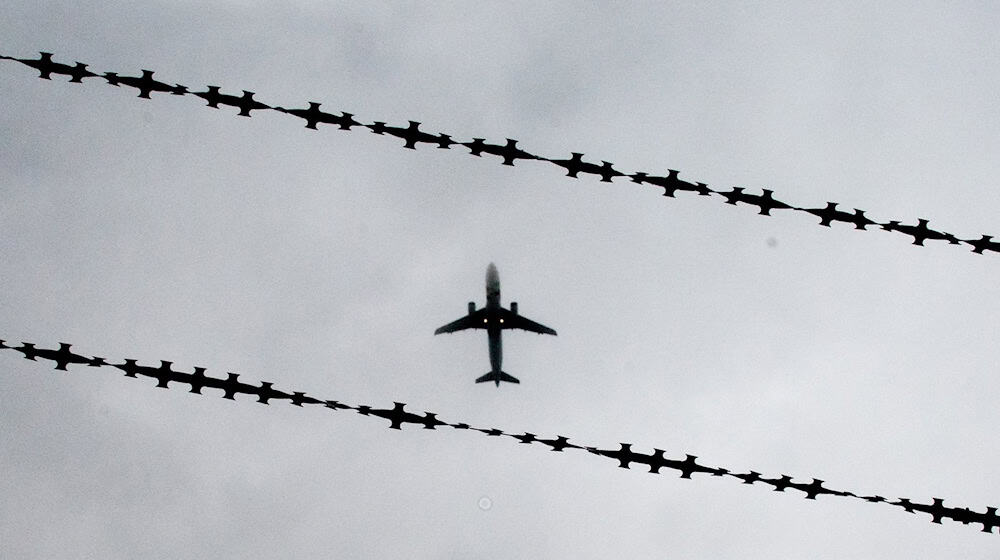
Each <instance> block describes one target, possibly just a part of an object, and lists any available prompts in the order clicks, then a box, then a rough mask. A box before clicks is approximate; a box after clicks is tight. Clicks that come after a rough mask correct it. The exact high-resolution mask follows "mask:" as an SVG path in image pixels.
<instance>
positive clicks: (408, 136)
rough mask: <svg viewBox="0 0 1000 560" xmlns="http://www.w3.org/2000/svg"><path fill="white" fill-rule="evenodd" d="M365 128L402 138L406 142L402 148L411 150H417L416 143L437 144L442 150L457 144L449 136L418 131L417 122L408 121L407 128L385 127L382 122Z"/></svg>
mask: <svg viewBox="0 0 1000 560" xmlns="http://www.w3.org/2000/svg"><path fill="white" fill-rule="evenodd" d="M365 126H367V127H368V128H370V129H371V131H372V132H373V133H375V134H388V135H390V136H395V137H396V138H402V139H403V140H405V141H406V144H404V145H403V147H404V148H409V149H411V150H416V149H417V148H416V145H417V142H425V143H427V144H437V147H438V148H439V149H442V150H447V149H448V148H449V147H450V146H451V145H452V144H457V143H458V142H455V141H454V140H452V139H451V136H448V135H447V134H438V135H434V134H431V133H429V132H424V131H422V130H420V123H419V122H417V121H410V126H409V127H407V128H402V127H399V126H386V124H385V123H384V122H375V123H374V124H366V125H365Z"/></svg>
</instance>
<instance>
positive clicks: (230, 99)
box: [0, 52, 1000, 254]
mask: <svg viewBox="0 0 1000 560" xmlns="http://www.w3.org/2000/svg"><path fill="white" fill-rule="evenodd" d="M39 54H40V56H39V58H38V59H28V58H15V57H13V56H6V55H0V60H13V61H16V62H20V63H21V64H24V65H26V66H29V67H31V68H34V69H36V70H38V72H39V77H40V78H42V79H46V80H49V79H51V77H52V75H54V74H55V75H65V76H69V78H70V80H69V81H70V82H76V83H82V82H83V81H84V80H85V79H88V78H103V79H104V80H105V81H106V82H107V83H108V84H109V85H112V86H115V87H121V86H126V87H131V88H135V89H137V90H139V95H138V96H139V97H141V98H144V99H150V95H151V94H152V93H154V92H156V93H165V94H170V95H179V96H183V95H191V96H195V97H200V98H202V99H204V100H205V101H207V106H209V107H213V108H216V109H218V108H219V107H220V106H221V105H226V106H231V107H234V108H236V109H238V110H239V113H238V114H239V115H240V116H244V117H250V116H251V114H252V112H253V111H266V110H271V111H277V112H280V113H283V114H287V115H292V116H294V117H297V118H300V119H303V120H305V121H306V124H305V127H306V128H310V129H313V130H318V127H317V125H319V124H326V125H332V126H336V127H337V128H338V129H340V130H348V131H349V130H352V129H353V128H354V127H361V128H367V129H369V130H370V131H371V132H373V133H374V134H378V135H383V136H385V135H388V136H394V137H396V138H399V139H401V140H403V142H404V144H403V147H404V148H409V149H411V150H415V149H416V148H417V145H418V144H430V145H433V146H435V147H436V148H438V149H450V148H451V147H452V146H455V145H460V146H464V147H466V148H468V149H469V152H468V153H469V154H470V155H473V156H476V157H482V155H483V154H490V155H493V156H497V157H499V158H502V160H503V162H502V163H503V165H509V166H513V165H514V164H515V162H516V161H518V160H528V161H542V162H548V163H550V164H553V165H557V166H559V167H562V168H563V169H565V170H566V175H567V176H569V177H574V178H577V177H579V175H580V174H581V173H583V174H589V175H594V176H597V177H600V180H601V181H602V182H606V183H610V182H612V181H613V180H614V179H616V178H623V177H627V178H629V179H631V182H632V183H636V184H639V185H650V186H654V187H659V188H662V189H663V196H666V197H671V198H673V197H674V196H675V194H676V193H677V192H678V191H688V192H694V193H697V194H698V195H701V196H707V197H713V198H716V199H718V198H720V197H721V198H722V199H724V202H725V203H726V204H730V205H733V206H737V205H740V204H743V205H747V206H751V207H755V208H757V210H758V214H760V215H763V216H770V215H771V212H772V211H775V210H790V211H794V212H804V213H807V214H811V215H813V216H816V217H817V218H819V220H820V221H819V225H820V226H824V227H831V225H832V224H833V223H834V222H843V223H845V224H851V225H853V226H854V227H855V229H860V230H866V231H868V230H867V228H868V226H878V228H877V229H879V230H882V231H889V232H896V233H901V234H903V235H907V236H910V237H912V240H913V245H921V246H922V245H924V242H925V241H928V240H930V241H947V242H948V243H949V244H951V245H963V244H964V245H969V246H971V247H972V252H973V253H979V254H982V253H983V252H985V251H991V252H997V253H1000V242H996V241H993V240H992V239H993V236H992V235H986V234H983V235H982V236H981V237H980V238H979V239H975V238H970V239H961V238H958V237H956V236H955V235H953V234H951V233H948V232H945V231H938V230H935V229H931V228H930V227H929V226H928V224H929V223H930V221H929V220H927V219H925V218H918V219H917V223H915V224H905V223H903V220H888V221H885V222H880V221H878V220H874V219H872V218H869V217H867V216H866V215H865V214H866V211H865V210H859V209H857V208H854V211H853V212H845V211H843V210H839V209H838V206H839V204H838V203H836V202H826V205H825V206H823V207H814V208H808V207H802V206H795V205H792V204H788V203H786V202H782V201H781V200H777V199H775V198H774V196H773V191H771V190H769V189H761V194H752V193H748V192H746V189H745V188H744V187H733V188H732V190H729V191H721V190H715V189H712V188H710V187H709V186H708V185H706V184H705V183H693V182H690V181H685V180H682V179H680V177H679V175H680V172H679V171H677V170H675V169H668V170H667V171H668V173H667V174H666V175H653V174H650V173H648V172H645V171H637V172H633V173H625V172H623V171H619V170H618V169H615V167H614V164H612V163H611V162H608V161H603V160H602V161H601V163H600V164H597V163H592V162H589V161H585V160H584V159H583V156H584V155H583V154H582V153H579V152H571V153H570V157H569V158H564V159H559V158H550V157H545V156H541V155H537V154H533V153H531V152H528V151H526V150H524V149H522V148H520V147H518V145H517V142H518V141H517V140H513V139H511V138H507V139H506V143H504V144H493V143H488V142H487V141H486V139H485V138H473V139H472V140H470V141H464V142H463V141H459V140H454V139H453V136H452V135H450V134H444V133H437V134H432V133H429V132H426V131H424V130H420V125H421V123H420V122H419V121H409V124H408V125H407V126H405V127H403V126H391V125H389V124H387V123H386V122H383V121H373V122H371V123H369V124H366V123H363V122H361V121H358V120H355V119H354V114H353V113H347V112H343V111H341V112H340V114H339V115H337V114H334V113H327V112H325V111H322V110H321V109H320V107H321V105H322V104H321V103H318V102H315V101H311V102H309V106H308V107H307V108H302V109H288V108H285V107H281V106H274V105H267V104H265V103H262V102H260V101H258V100H256V99H254V95H255V93H254V92H251V91H247V90H243V93H242V95H232V94H226V93H222V91H221V87H220V86H214V85H213V86H207V89H206V90H205V91H191V90H189V89H188V87H187V86H183V85H180V84H174V85H170V84H168V83H166V82H161V81H159V80H156V79H154V78H153V74H154V72H153V71H152V70H142V74H141V75H139V76H122V75H119V74H118V73H116V72H104V73H103V74H97V73H94V72H91V71H90V70H88V69H87V64H84V63H82V62H76V63H75V64H74V65H73V66H70V65H68V64H63V63H59V62H55V61H54V60H53V59H52V53H47V52H41V53H39Z"/></svg>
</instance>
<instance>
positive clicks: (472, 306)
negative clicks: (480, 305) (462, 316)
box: [469, 301, 476, 315]
mask: <svg viewBox="0 0 1000 560" xmlns="http://www.w3.org/2000/svg"><path fill="white" fill-rule="evenodd" d="M475 312H476V302H474V301H470V302H469V315H472V314H473V313H475Z"/></svg>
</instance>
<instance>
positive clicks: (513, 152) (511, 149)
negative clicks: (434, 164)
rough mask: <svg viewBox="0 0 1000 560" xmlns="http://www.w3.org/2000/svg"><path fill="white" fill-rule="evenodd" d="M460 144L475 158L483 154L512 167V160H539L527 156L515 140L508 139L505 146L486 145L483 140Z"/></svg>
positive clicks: (478, 139) (474, 139)
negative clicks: (496, 158)
mask: <svg viewBox="0 0 1000 560" xmlns="http://www.w3.org/2000/svg"><path fill="white" fill-rule="evenodd" d="M461 144H462V145H463V146H465V147H466V148H469V150H470V152H469V153H471V154H472V155H474V156H476V157H482V155H481V154H483V153H484V152H485V153H487V154H493V155H495V156H500V157H502V158H503V164H504V165H514V160H517V159H540V158H539V157H538V156H536V155H534V154H529V153H528V152H526V151H524V150H522V149H520V148H518V147H517V140H512V139H510V138H508V139H507V144H506V145H505V146H500V145H497V144H487V143H486V140H485V139H484V138H473V139H472V142H462V143H461Z"/></svg>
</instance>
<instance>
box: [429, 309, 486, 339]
mask: <svg viewBox="0 0 1000 560" xmlns="http://www.w3.org/2000/svg"><path fill="white" fill-rule="evenodd" d="M485 320H486V310H485V309H479V310H476V311H473V312H472V313H469V314H468V315H466V316H465V317H462V318H461V319H458V320H455V321H452V322H450V323H448V324H447V325H445V326H443V327H440V328H439V329H438V330H436V331H434V334H441V333H453V332H455V331H462V330H465V329H485V328H486V322H485Z"/></svg>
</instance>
